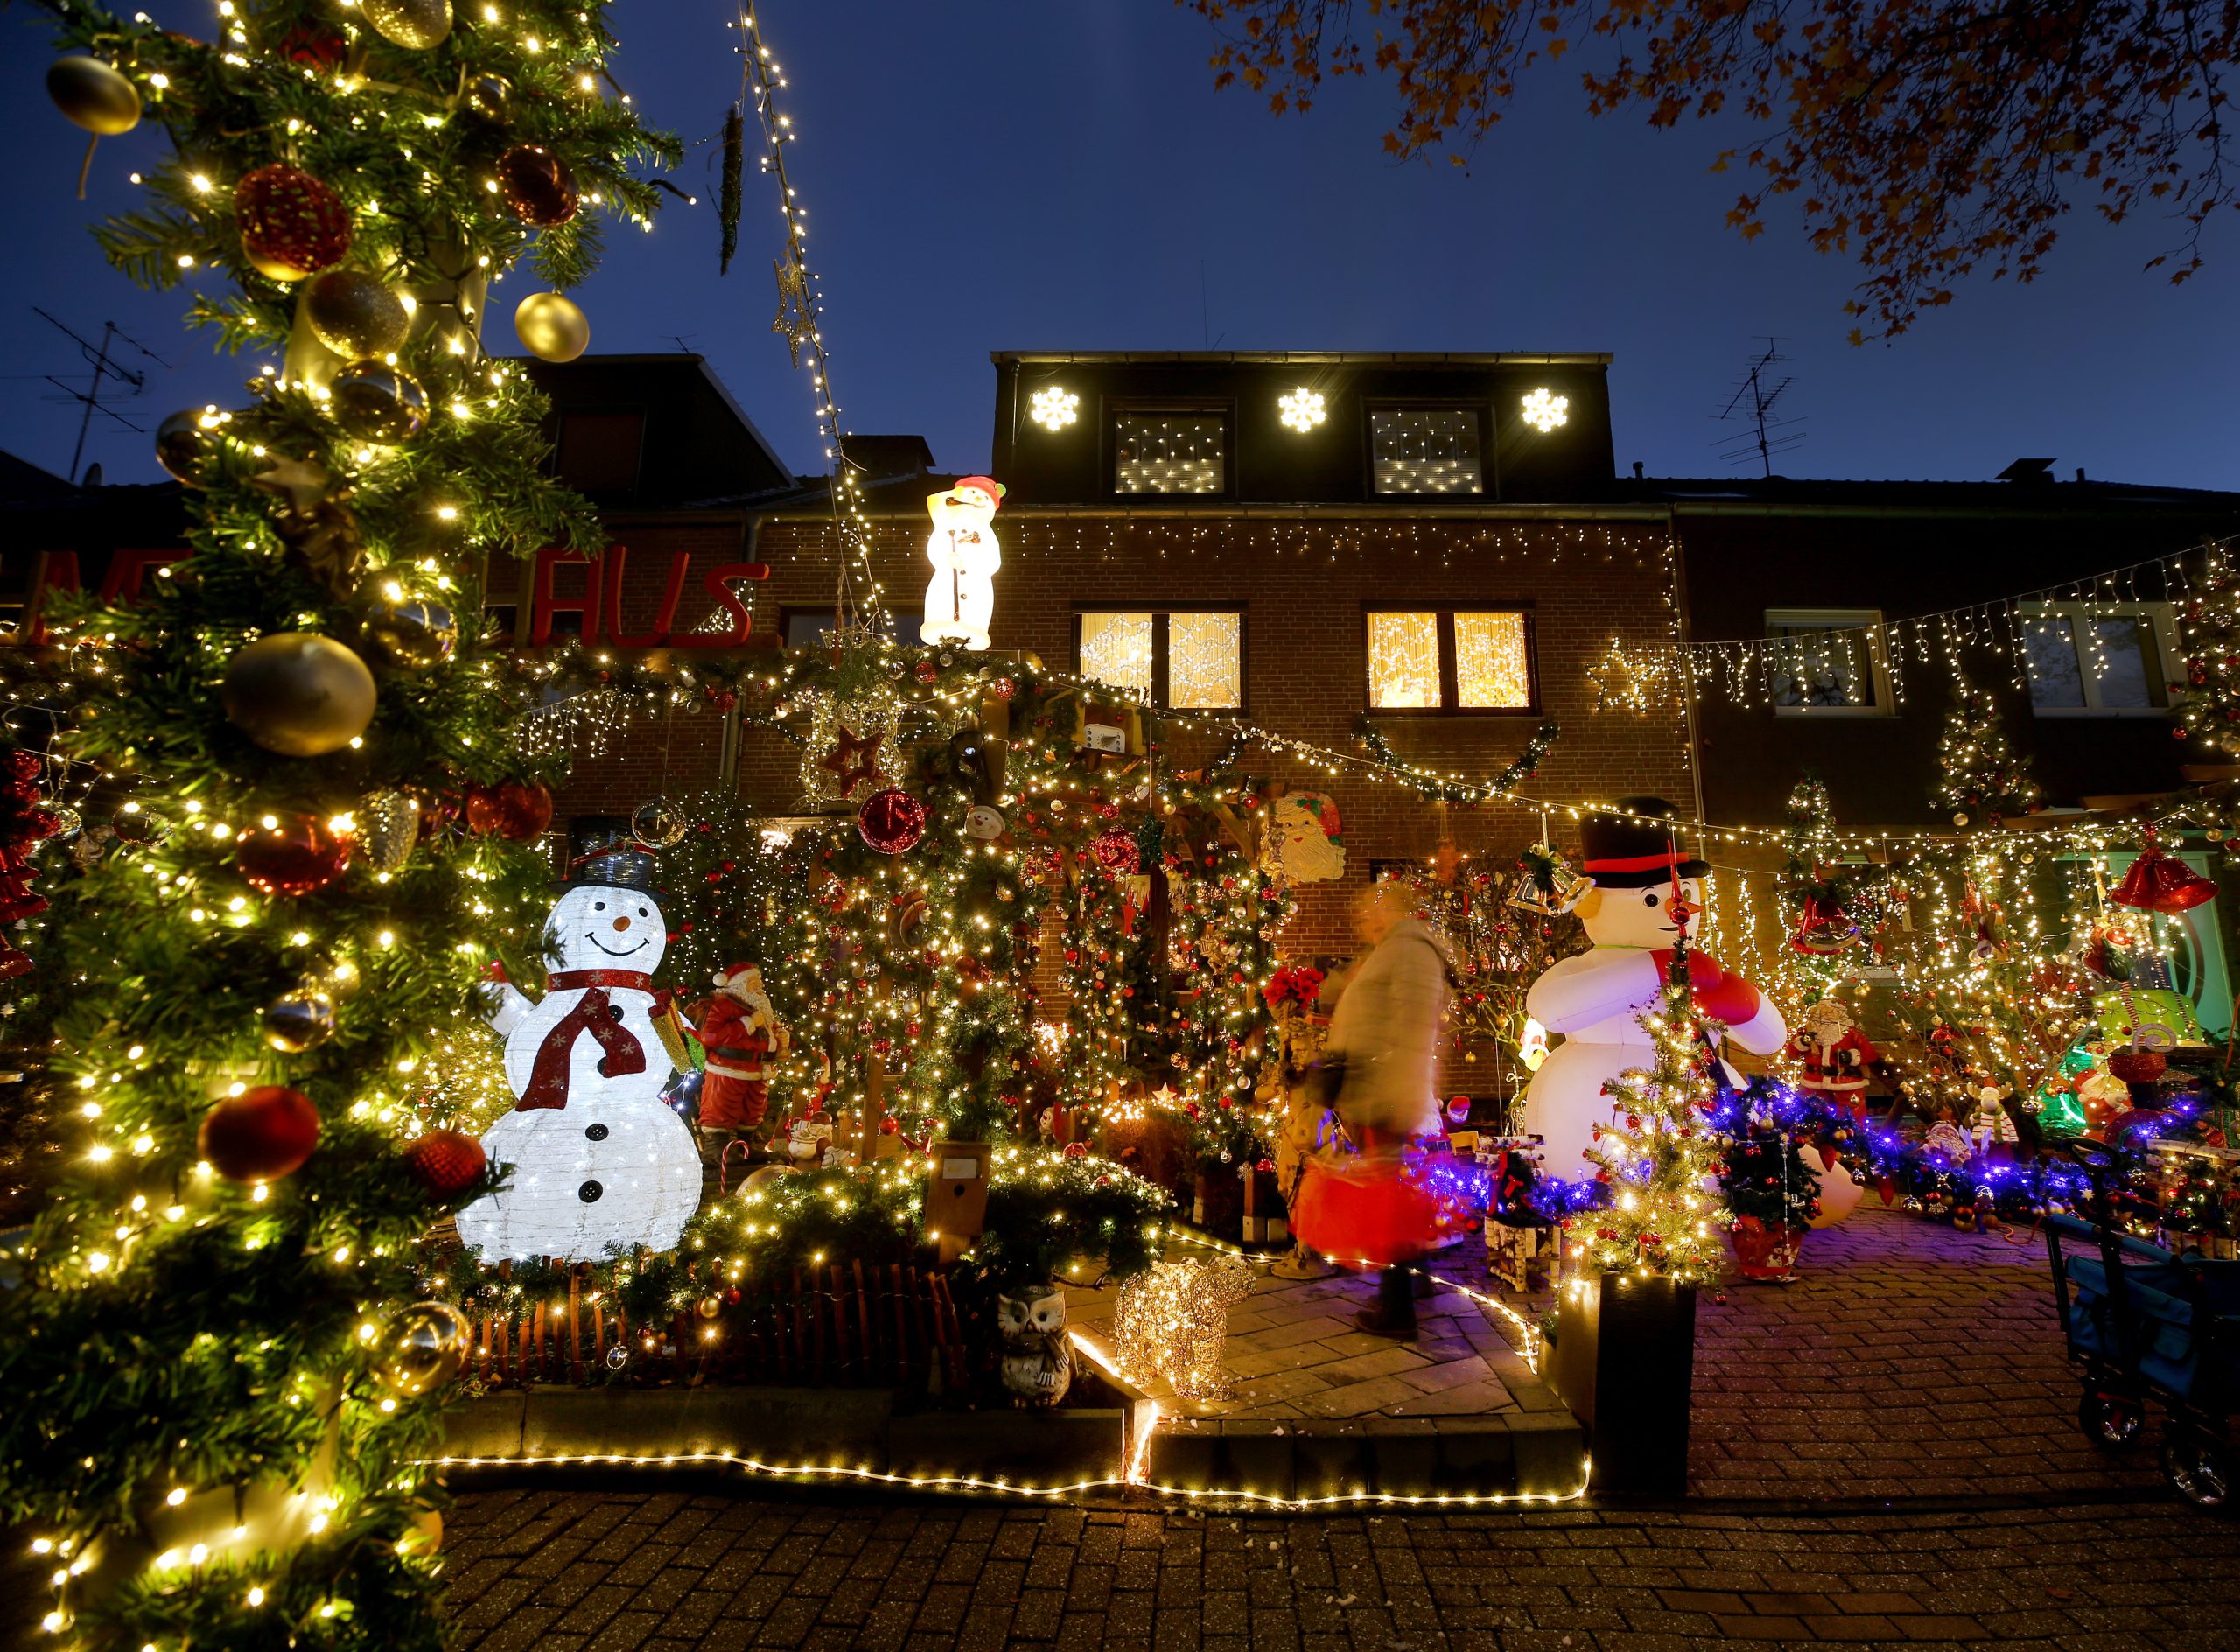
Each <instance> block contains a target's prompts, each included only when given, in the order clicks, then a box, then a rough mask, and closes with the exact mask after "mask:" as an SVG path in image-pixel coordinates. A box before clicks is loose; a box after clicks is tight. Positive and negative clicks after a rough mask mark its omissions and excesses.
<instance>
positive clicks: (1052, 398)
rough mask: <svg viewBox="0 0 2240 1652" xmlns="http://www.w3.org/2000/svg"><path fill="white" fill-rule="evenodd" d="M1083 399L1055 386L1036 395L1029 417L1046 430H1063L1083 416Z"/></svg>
mask: <svg viewBox="0 0 2240 1652" xmlns="http://www.w3.org/2000/svg"><path fill="white" fill-rule="evenodd" d="M1081 405H1082V399H1081V397H1079V396H1078V395H1075V394H1074V393H1073V392H1072V391H1071V390H1068V389H1064V388H1061V387H1060V386H1058V385H1055V384H1054V385H1051V386H1050V387H1049V388H1047V389H1040V390H1037V391H1036V392H1035V393H1034V396H1033V400H1032V401H1031V402H1029V403H1028V413H1027V416H1028V417H1030V418H1032V419H1033V421H1034V422H1035V423H1037V424H1040V426H1041V427H1042V428H1043V429H1044V430H1064V429H1065V428H1066V426H1068V424H1071V423H1073V422H1074V421H1075V419H1076V418H1078V417H1080V416H1081Z"/></svg>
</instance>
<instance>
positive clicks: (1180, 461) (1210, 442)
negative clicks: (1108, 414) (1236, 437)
mask: <svg viewBox="0 0 2240 1652" xmlns="http://www.w3.org/2000/svg"><path fill="white" fill-rule="evenodd" d="M1227 486H1229V422H1228V421H1227V420H1226V419H1224V418H1223V417H1222V416H1221V415H1220V414H1218V413H1127V412H1122V413H1116V414H1114V415H1113V416H1112V491H1113V492H1114V493H1220V492H1222V490H1223V489H1224V488H1226V487H1227Z"/></svg>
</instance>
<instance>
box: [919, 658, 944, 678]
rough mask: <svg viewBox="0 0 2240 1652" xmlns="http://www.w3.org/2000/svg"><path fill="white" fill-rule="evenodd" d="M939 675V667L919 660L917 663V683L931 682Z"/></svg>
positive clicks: (940, 670) (929, 661) (927, 661)
mask: <svg viewBox="0 0 2240 1652" xmlns="http://www.w3.org/2000/svg"><path fill="white" fill-rule="evenodd" d="M941 674H942V669H941V667H939V666H937V665H935V663H934V662H932V661H931V660H921V661H919V662H918V669H917V677H918V681H919V682H921V683H931V682H933V681H934V680H935V678H937V677H939V676H941Z"/></svg>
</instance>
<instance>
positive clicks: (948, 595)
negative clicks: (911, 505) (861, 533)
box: [919, 476, 1004, 652]
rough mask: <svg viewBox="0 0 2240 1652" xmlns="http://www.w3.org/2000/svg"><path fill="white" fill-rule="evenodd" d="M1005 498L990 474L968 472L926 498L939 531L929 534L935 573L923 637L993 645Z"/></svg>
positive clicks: (973, 645)
mask: <svg viewBox="0 0 2240 1652" xmlns="http://www.w3.org/2000/svg"><path fill="white" fill-rule="evenodd" d="M1003 499H1004V485H1003V484H1002V483H1001V482H998V481H992V480H991V479H989V478H987V477H985V476H967V477H965V478H963V479H962V480H960V481H959V482H958V483H957V485H956V486H954V487H952V488H950V489H949V490H948V492H946V493H933V494H929V495H928V496H927V499H926V509H927V510H928V512H930V513H931V514H932V515H933V519H934V531H933V532H932V533H930V534H928V535H926V560H927V561H928V562H930V563H933V564H934V577H932V578H931V579H930V580H928V582H927V584H926V621H925V624H924V625H922V626H921V627H919V635H920V636H921V637H923V638H924V639H925V640H926V641H928V643H934V644H940V643H943V642H956V643H962V644H963V646H964V647H965V648H970V649H971V650H973V651H975V652H977V651H979V650H981V649H984V648H986V647H987V646H988V627H989V625H990V624H991V622H992V621H993V620H994V619H995V617H996V570H998V568H1000V567H1002V566H1003V565H1004V555H1003V547H1002V546H1001V545H999V544H998V543H997V542H996V528H995V521H996V507H998V505H1000V504H1002V503H1003Z"/></svg>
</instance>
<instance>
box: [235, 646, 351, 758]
mask: <svg viewBox="0 0 2240 1652" xmlns="http://www.w3.org/2000/svg"><path fill="white" fill-rule="evenodd" d="M220 692H221V697H222V698H223V700H224V702H225V706H226V720H227V721H228V722H229V723H231V724H232V725H234V726H235V728H237V729H239V730H240V731H241V732H242V733H244V734H246V735H248V737H249V739H252V740H255V742H256V743H257V744H258V745H259V746H262V747H263V748H264V749H265V750H266V751H268V752H276V753H279V754H280V755H281V756H283V757H324V756H325V755H326V753H329V752H339V751H340V750H341V749H342V748H343V747H344V746H347V745H349V744H350V742H351V741H353V740H354V739H357V738H358V737H359V736H360V734H363V733H364V732H366V729H367V725H369V724H371V723H372V722H373V720H374V699H375V695H374V674H373V673H372V672H371V671H368V670H367V669H366V662H364V661H363V660H360V658H359V657H358V656H357V655H354V654H353V653H352V652H351V651H350V650H349V649H347V648H344V647H343V646H342V645H341V644H340V643H339V642H337V641H334V639H333V638H332V637H322V636H319V635H318V634H315V633H313V632H309V631H278V632H275V633H273V634H272V635H270V636H269V637H259V638H258V639H257V640H256V641H255V642H252V643H250V644H249V645H248V647H247V648H242V649H241V650H240V651H239V652H238V653H236V654H235V655H234V657H233V658H232V659H231V660H229V661H228V662H226V676H225V681H224V683H222V685H221V690H220Z"/></svg>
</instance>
